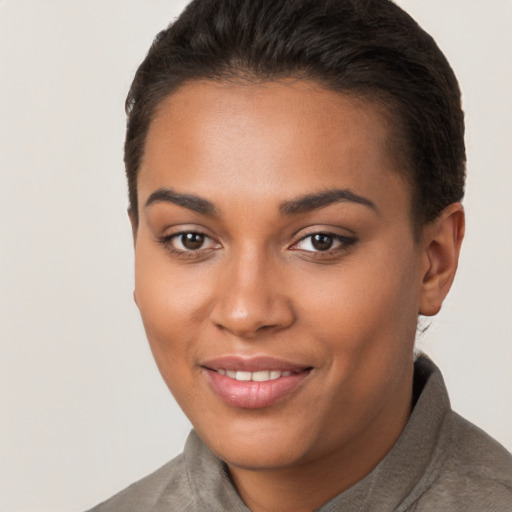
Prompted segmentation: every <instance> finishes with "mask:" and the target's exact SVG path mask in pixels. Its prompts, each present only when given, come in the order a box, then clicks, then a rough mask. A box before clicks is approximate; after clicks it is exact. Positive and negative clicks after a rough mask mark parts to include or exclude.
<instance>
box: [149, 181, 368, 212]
mask: <svg viewBox="0 0 512 512" xmlns="http://www.w3.org/2000/svg"><path fill="white" fill-rule="evenodd" d="M344 201H348V202H351V203H356V204H361V205H363V206H367V207H369V208H371V209H372V210H375V211H377V207H376V206H375V204H374V203H373V202H372V201H370V200H369V199H367V198H366V197H362V196H360V195H357V194H355V193H354V192H352V191H350V190H349V189H332V190H326V191H323V192H319V193H316V194H307V195H305V196H302V197H299V198H297V199H292V200H290V201H285V202H284V203H281V206H280V207H279V211H280V212H281V214H282V215H299V214H301V213H307V212H310V211H313V210H318V209H320V208H325V207H326V206H329V205H331V204H333V203H339V202H344ZM160 202H164V203H173V204H176V205H178V206H181V207H183V208H187V209H188V210H192V211H195V212H197V213H199V214H201V215H207V216H209V217H214V216H217V215H218V210H217V208H216V207H215V205H214V204H213V203H212V202H210V201H208V200H207V199H204V198H202V197H199V196H196V195H193V194H180V193H179V192H176V191H175V190H172V189H170V188H159V189H158V190H155V192H153V193H152V194H151V195H150V196H149V198H148V200H147V201H146V205H145V207H146V208H147V207H148V206H151V205H152V204H154V203H160Z"/></svg>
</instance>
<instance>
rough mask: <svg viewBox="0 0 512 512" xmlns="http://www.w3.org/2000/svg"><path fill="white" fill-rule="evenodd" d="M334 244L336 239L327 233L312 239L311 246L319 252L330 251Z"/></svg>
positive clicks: (314, 236)
mask: <svg viewBox="0 0 512 512" xmlns="http://www.w3.org/2000/svg"><path fill="white" fill-rule="evenodd" d="M333 243H334V238H333V237H332V236H331V235H326V234H325V233H317V234H316V235H313V236H312V237H311V245H312V246H313V247H314V248H315V249H316V250H317V251H328V250H329V249H330V248H331V247H332V244H333Z"/></svg>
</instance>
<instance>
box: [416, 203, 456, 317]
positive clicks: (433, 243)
mask: <svg viewBox="0 0 512 512" xmlns="http://www.w3.org/2000/svg"><path fill="white" fill-rule="evenodd" d="M464 229H465V219H464V209H463V207H462V205H461V204H460V203H453V204H451V205H450V206H448V207H446V208H445V209H444V210H443V211H442V212H441V215H439V217H438V218H437V219H435V220H434V221H433V222H431V223H430V224H428V225H427V226H426V227H425V228H424V231H423V239H422V244H423V269H422V272H423V273H422V275H423V281H422V288H421V295H420V302H419V304H420V311H419V313H420V314H421V315H426V316H432V315H435V314H436V313H438V312H439V310H440V309H441V305H442V304H443V300H444V299H445V297H446V295H447V294H448V292H449V291H450V288H451V286H452V283H453V279H454V277H455V272H456V271H457V265H458V262H459V253H460V246H461V243H462V239H463V238H464Z"/></svg>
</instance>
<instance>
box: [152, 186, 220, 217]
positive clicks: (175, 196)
mask: <svg viewBox="0 0 512 512" xmlns="http://www.w3.org/2000/svg"><path fill="white" fill-rule="evenodd" d="M161 202H163V203H173V204H176V205H178V206H182V207H183V208H187V209H188V210H192V211H194V212H197V213H200V214H201V215H207V216H209V217H214V216H216V215H218V212H217V208H215V205H214V204H213V203H211V202H210V201H208V200H207V199H203V198H202V197H199V196H195V195H193V194H180V193H179V192H176V191H175V190H172V189H170V188H159V189H158V190H155V192H153V193H152V194H151V195H150V196H149V198H148V200H147V201H146V205H145V207H146V208H147V207H148V206H151V205H152V204H155V203H161Z"/></svg>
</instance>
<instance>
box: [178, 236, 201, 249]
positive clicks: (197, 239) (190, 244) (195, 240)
mask: <svg viewBox="0 0 512 512" xmlns="http://www.w3.org/2000/svg"><path fill="white" fill-rule="evenodd" d="M204 239H205V235H203V234H202V233H183V234H182V235H181V236H180V242H181V244H182V246H183V247H184V248H185V249H188V250H189V251H196V250H197V249H201V247H202V246H203V244H204Z"/></svg>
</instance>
